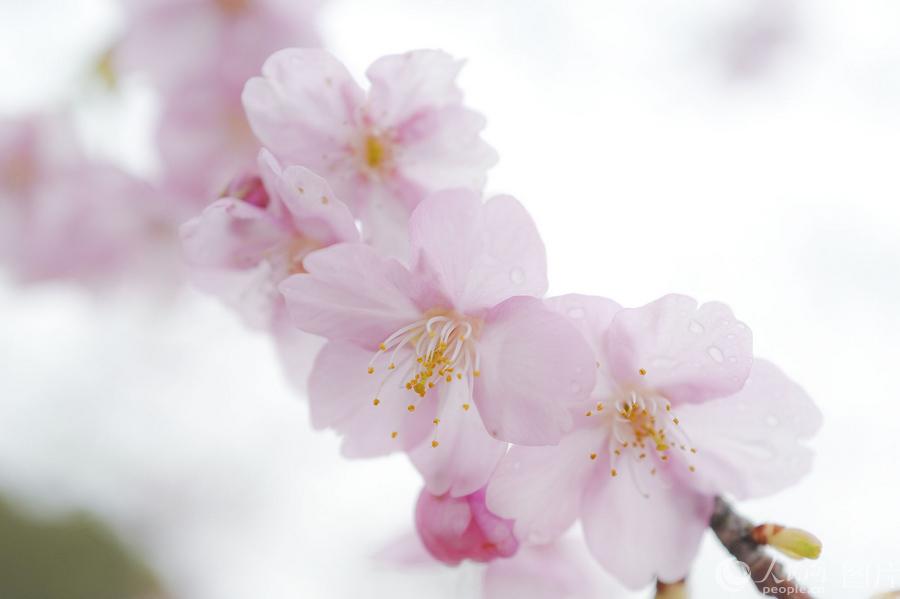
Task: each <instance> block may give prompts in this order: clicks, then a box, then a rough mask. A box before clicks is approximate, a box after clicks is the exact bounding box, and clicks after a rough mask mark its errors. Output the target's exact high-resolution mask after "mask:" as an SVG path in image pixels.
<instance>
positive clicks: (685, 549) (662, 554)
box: [581, 466, 713, 589]
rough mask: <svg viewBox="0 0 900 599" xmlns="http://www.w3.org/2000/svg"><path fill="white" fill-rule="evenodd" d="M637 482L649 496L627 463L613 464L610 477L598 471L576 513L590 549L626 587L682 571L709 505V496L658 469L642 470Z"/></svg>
mask: <svg viewBox="0 0 900 599" xmlns="http://www.w3.org/2000/svg"><path fill="white" fill-rule="evenodd" d="M640 467H643V466H637V467H636V468H640ZM640 484H641V485H642V488H644V491H645V492H646V493H647V494H648V495H649V497H645V496H643V495H642V494H641V493H640V492H639V491H638V487H637V483H636V481H635V480H634V478H633V477H632V469H631V468H627V467H621V468H619V473H618V476H616V477H611V476H610V475H609V473H608V472H604V473H603V474H602V475H600V476H597V477H595V478H594V481H593V484H591V485H590V486H589V488H588V490H587V493H585V495H584V501H583V503H582V514H581V515H582V526H583V529H584V535H585V540H586V541H587V544H588V548H589V549H590V550H591V553H593V555H594V557H595V558H596V559H597V561H598V562H600V565H601V566H603V568H605V569H606V571H607V572H609V573H610V574H612V575H613V576H614V577H616V578H617V579H618V580H619V581H620V582H622V583H623V584H624V585H625V586H627V587H629V588H632V589H640V588H642V587H644V586H646V585H648V584H650V583H651V582H653V581H654V580H655V579H657V578H659V579H660V580H662V581H663V582H674V581H676V580H680V579H682V578H684V577H685V576H687V574H688V571H689V570H690V567H691V563H692V562H693V561H694V557H695V556H696V554H697V551H698V549H699V546H700V541H701V539H702V537H703V532H704V531H705V530H706V527H707V525H708V523H709V518H710V516H711V515H712V507H713V498H712V496H704V495H700V494H698V493H695V492H693V491H691V490H690V489H689V488H687V487H683V486H679V485H677V484H676V485H671V484H669V483H668V481H664V480H663V479H662V477H661V476H659V475H657V476H643V477H642V478H641V482H640Z"/></svg>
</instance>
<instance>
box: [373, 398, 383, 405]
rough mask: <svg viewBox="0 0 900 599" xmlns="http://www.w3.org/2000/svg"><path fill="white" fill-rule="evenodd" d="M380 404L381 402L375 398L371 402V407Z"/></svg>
mask: <svg viewBox="0 0 900 599" xmlns="http://www.w3.org/2000/svg"><path fill="white" fill-rule="evenodd" d="M380 403H381V400H380V399H378V398H377V397H376V398H375V399H373V400H372V405H373V406H377V405H378V404H380Z"/></svg>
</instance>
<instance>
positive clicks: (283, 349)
mask: <svg viewBox="0 0 900 599" xmlns="http://www.w3.org/2000/svg"><path fill="white" fill-rule="evenodd" d="M279 308H280V309H279V310H278V311H277V313H276V315H275V316H274V317H273V320H274V323H273V326H272V332H273V338H274V341H275V348H276V350H277V351H278V360H279V362H281V366H282V370H283V371H284V375H285V378H286V379H287V381H288V383H289V384H290V385H291V387H292V388H293V389H294V391H295V392H296V393H297V394H298V395H299V396H300V397H303V398H306V397H307V394H308V388H309V375H310V372H311V371H312V365H313V361H314V360H315V358H316V356H317V355H318V353H319V351H321V349H322V347H323V346H324V345H325V340H324V339H322V338H321V337H318V336H316V335H310V334H309V333H304V332H303V331H300V330H298V329H295V328H294V327H293V325H291V324H290V322H285V321H287V320H288V316H287V314H286V308H285V306H284V303H283V302H282V303H281V304H280V305H279Z"/></svg>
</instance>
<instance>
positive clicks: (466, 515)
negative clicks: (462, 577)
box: [416, 489, 519, 566]
mask: <svg viewBox="0 0 900 599" xmlns="http://www.w3.org/2000/svg"><path fill="white" fill-rule="evenodd" d="M416 531H417V532H418V533H419V538H420V539H421V540H422V544H423V545H425V548H426V549H427V550H428V552H429V553H430V554H431V555H432V556H433V557H434V558H435V559H437V560H440V561H442V562H444V563H447V564H450V565H451V566H454V565H456V564H458V563H460V562H461V561H462V560H464V559H469V560H472V561H476V562H489V561H492V560H494V559H496V558H498V557H510V556H511V555H514V554H515V553H516V551H517V550H518V548H519V542H518V541H516V538H515V537H514V536H513V534H512V521H510V520H504V519H503V518H498V517H497V516H495V515H494V514H492V513H491V512H490V511H489V510H488V509H487V507H486V506H485V505H484V489H479V490H478V491H476V492H474V493H470V494H469V495H466V496H464V497H451V496H450V495H446V494H445V495H432V494H431V493H429V492H428V489H423V490H422V493H421V494H420V495H419V501H418V502H417V503H416Z"/></svg>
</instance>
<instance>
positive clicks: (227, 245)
mask: <svg viewBox="0 0 900 599" xmlns="http://www.w3.org/2000/svg"><path fill="white" fill-rule="evenodd" d="M258 173H259V174H258V175H244V176H242V177H239V178H238V179H236V180H235V181H233V182H232V183H231V185H229V187H228V189H226V192H225V197H223V198H222V199H220V200H217V201H216V202H214V203H212V204H211V205H209V206H208V207H207V208H206V209H205V210H204V211H203V213H202V214H201V215H200V216H198V217H197V218H195V219H193V220H191V221H189V222H187V223H185V224H184V226H183V227H182V229H181V234H182V240H183V243H184V247H185V253H186V258H187V260H188V262H189V263H190V265H191V266H192V268H193V279H194V280H195V281H196V282H197V284H198V285H199V286H200V287H201V288H203V289H205V290H207V291H209V292H211V293H213V294H215V295H218V296H220V297H221V298H222V299H224V300H225V301H226V302H227V303H229V304H231V305H232V306H235V307H236V308H237V309H238V310H239V311H240V312H241V314H242V315H243V316H244V317H245V318H246V319H247V320H248V321H249V322H250V323H251V324H253V325H255V326H260V327H264V328H275V327H277V326H278V324H279V323H280V322H281V318H282V316H283V313H284V300H283V298H282V296H281V294H280V293H279V292H278V284H279V283H281V281H283V280H284V279H285V278H287V277H288V276H290V275H291V274H294V273H297V272H303V259H304V258H305V257H306V255H307V254H308V253H309V252H311V251H312V250H315V249H319V248H322V247H325V246H328V245H331V244H334V243H339V242H352V241H356V240H357V239H358V237H359V235H358V232H357V229H356V225H355V223H354V221H353V217H352V216H351V215H350V212H349V211H348V210H347V207H346V206H344V204H343V203H341V201H340V199H338V198H337V197H336V196H335V194H334V192H332V191H331V189H330V188H329V187H328V184H327V183H325V181H324V180H323V179H322V178H321V177H318V176H316V175H315V174H314V173H312V172H311V171H309V170H307V169H305V168H303V167H298V166H292V167H288V168H285V169H282V167H281V165H280V164H278V161H277V160H275V158H274V157H273V156H272V155H271V154H270V153H269V152H268V151H266V150H263V151H261V152H260V154H259V166H258Z"/></svg>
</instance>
